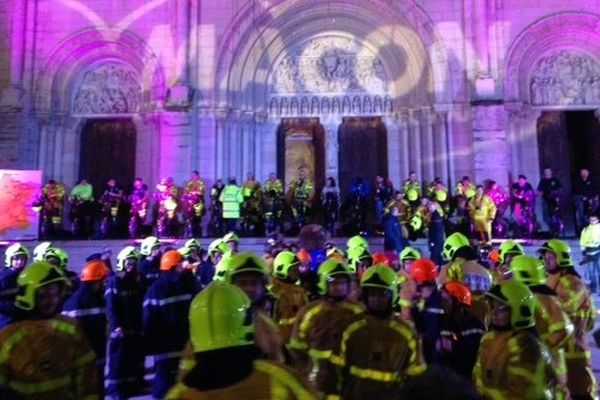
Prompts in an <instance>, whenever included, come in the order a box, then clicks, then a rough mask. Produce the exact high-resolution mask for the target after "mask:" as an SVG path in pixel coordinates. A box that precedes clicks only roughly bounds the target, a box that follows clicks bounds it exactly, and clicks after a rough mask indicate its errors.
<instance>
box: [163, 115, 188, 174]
mask: <svg viewBox="0 0 600 400" xmlns="http://www.w3.org/2000/svg"><path fill="white" fill-rule="evenodd" d="M190 138H191V120H190V116H189V114H187V113H182V112H164V113H162V115H161V117H160V165H159V178H166V177H172V178H173V179H174V180H175V182H183V181H185V180H186V179H187V178H188V176H189V174H190V171H191V169H192V168H191V154H190Z"/></svg>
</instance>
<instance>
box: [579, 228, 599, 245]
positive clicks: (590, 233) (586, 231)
mask: <svg viewBox="0 0 600 400" xmlns="http://www.w3.org/2000/svg"><path fill="white" fill-rule="evenodd" d="M579 245H580V246H581V250H582V251H585V250H586V249H597V248H599V247H600V224H594V225H588V226H586V227H585V228H583V230H582V231H581V236H580V237H579Z"/></svg>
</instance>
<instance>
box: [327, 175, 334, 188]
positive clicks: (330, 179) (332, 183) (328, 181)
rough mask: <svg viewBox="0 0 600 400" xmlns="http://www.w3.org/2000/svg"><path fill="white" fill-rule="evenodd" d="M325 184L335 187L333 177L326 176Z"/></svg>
mask: <svg viewBox="0 0 600 400" xmlns="http://www.w3.org/2000/svg"><path fill="white" fill-rule="evenodd" d="M327 186H328V187H335V179H334V178H333V177H332V176H330V177H329V178H327Z"/></svg>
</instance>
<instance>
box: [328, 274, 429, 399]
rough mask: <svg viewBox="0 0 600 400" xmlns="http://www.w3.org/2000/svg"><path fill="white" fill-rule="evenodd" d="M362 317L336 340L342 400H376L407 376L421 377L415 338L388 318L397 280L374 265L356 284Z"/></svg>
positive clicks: (422, 365) (395, 299)
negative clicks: (339, 342) (360, 294)
mask: <svg viewBox="0 0 600 400" xmlns="http://www.w3.org/2000/svg"><path fill="white" fill-rule="evenodd" d="M360 286H361V289H362V299H363V303H364V304H365V307H366V312H365V313H364V314H360V315H357V316H356V317H355V320H354V322H352V323H351V324H350V325H349V326H348V327H347V328H346V330H345V331H344V333H343V334H342V342H341V346H340V353H339V356H334V357H332V360H333V361H334V362H335V363H336V364H337V365H338V367H339V368H340V370H341V376H342V381H341V388H342V389H341V394H342V398H344V399H349V400H350V399H357V400H358V399H380V398H386V396H387V395H389V393H390V392H392V391H394V390H396V389H397V388H399V386H400V385H401V383H402V382H403V380H404V379H405V378H406V377H407V376H412V375H417V374H420V373H422V372H424V371H425V369H426V366H425V362H424V361H423V357H422V355H421V352H420V349H419V344H418V339H417V334H416V332H415V331H414V329H413V328H412V326H411V325H409V324H408V323H406V322H404V321H403V320H402V319H401V318H397V317H395V316H394V307H395V306H396V305H397V302H398V282H397V275H396V273H395V272H394V270H393V269H391V268H390V267H388V266H386V265H384V264H377V265H374V266H372V267H369V268H368V269H367V270H366V271H365V273H364V274H363V276H362V279H361V281H360Z"/></svg>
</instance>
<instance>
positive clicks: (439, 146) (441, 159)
mask: <svg viewBox="0 0 600 400" xmlns="http://www.w3.org/2000/svg"><path fill="white" fill-rule="evenodd" d="M447 128H448V114H447V113H446V112H438V113H436V114H435V121H434V132H433V135H434V150H433V151H434V153H435V162H434V171H435V175H436V176H437V177H439V178H440V179H441V180H442V181H443V182H444V183H446V184H447V183H448V178H449V177H450V163H449V156H448V152H449V150H448V129H447Z"/></svg>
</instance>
